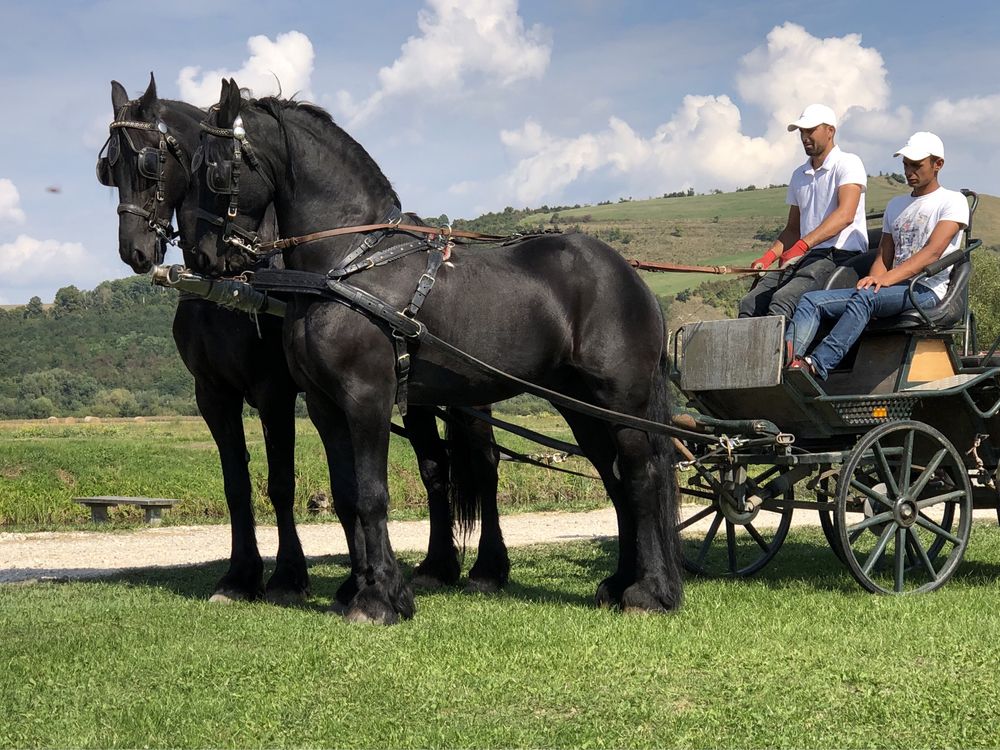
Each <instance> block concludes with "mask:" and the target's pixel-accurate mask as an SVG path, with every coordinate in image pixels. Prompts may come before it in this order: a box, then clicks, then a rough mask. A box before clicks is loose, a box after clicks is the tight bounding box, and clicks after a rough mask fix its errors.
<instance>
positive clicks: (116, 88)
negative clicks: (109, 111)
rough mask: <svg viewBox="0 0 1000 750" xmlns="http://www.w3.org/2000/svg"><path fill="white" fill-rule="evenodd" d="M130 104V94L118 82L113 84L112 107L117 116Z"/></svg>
mask: <svg viewBox="0 0 1000 750" xmlns="http://www.w3.org/2000/svg"><path fill="white" fill-rule="evenodd" d="M126 104H128V92H127V91H126V90H125V87H124V86H122V85H121V84H120V83H118V81H112V82H111V106H112V107H113V108H114V114H115V116H117V115H118V112H119V110H121V108H122V107H124V106H125V105H126Z"/></svg>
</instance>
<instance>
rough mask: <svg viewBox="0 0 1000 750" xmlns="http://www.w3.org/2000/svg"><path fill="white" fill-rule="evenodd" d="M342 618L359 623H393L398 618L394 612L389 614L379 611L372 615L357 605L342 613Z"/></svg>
mask: <svg viewBox="0 0 1000 750" xmlns="http://www.w3.org/2000/svg"><path fill="white" fill-rule="evenodd" d="M344 619H345V620H347V621H348V622H353V623H357V624H359V625H394V624H395V623H396V622H397V621H398V620H399V618H398V617H397V616H396V613H395V612H393V613H392V614H391V615H390V614H387V613H380V614H379V615H376V616H372V615H369V614H368V613H367V612H365V611H364V610H363V609H361V608H359V607H351V608H350V609H348V610H347V612H346V613H345V614H344Z"/></svg>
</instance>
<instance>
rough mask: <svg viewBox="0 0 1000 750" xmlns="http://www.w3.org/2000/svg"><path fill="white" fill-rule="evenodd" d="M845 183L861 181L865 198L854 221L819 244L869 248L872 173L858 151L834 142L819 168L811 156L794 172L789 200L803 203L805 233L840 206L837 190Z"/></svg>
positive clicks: (802, 233)
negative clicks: (867, 201) (867, 211)
mask: <svg viewBox="0 0 1000 750" xmlns="http://www.w3.org/2000/svg"><path fill="white" fill-rule="evenodd" d="M841 185H860V186H861V199H860V200H859V201H858V208H857V210H856V211H855V212H854V221H852V222H851V223H850V224H849V225H848V226H847V227H846V228H845V229H844V230H843V231H842V232H841V233H840V234H838V235H835V236H834V237H830V238H829V239H827V240H824V241H823V242H820V243H817V245H816V247H818V248H819V247H836V248H839V249H841V250H851V251H854V252H864V251H865V250H867V249H868V225H867V223H866V222H865V190H866V189H867V185H868V173H867V172H866V171H865V165H864V164H862V163H861V159H860V158H859V157H858V156H857V155H855V154H848V153H847V152H845V151H841V150H840V146H834V147H833V149H832V150H831V151H830V153H829V154H827V156H826V160H824V162H823V164H822V166H820V168H819V169H813V167H812V164H811V163H810V161H809V160H806V163H805V164H803V165H802V166H800V167H799V168H798V169H796V170H795V171H794V172H793V173H792V179H791V180H790V181H789V183H788V195H787V197H786V199H785V202H786V203H788V205H790V206H798V207H799V227H800V229H799V236H800V237H805V236H806V235H807V234H809V233H810V232H811V231H813V230H814V229H815V228H816V227H818V226H819V225H820V224H822V223H823V220H824V219H825V218H826V217H827V216H829V215H830V214H831V213H833V211H834V209H835V208H836V207H837V190H838V189H839V188H840V186H841Z"/></svg>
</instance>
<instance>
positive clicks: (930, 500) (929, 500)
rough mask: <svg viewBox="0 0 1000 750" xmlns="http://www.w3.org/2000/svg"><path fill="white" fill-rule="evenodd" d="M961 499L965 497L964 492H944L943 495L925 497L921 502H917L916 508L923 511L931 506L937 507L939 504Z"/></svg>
mask: <svg viewBox="0 0 1000 750" xmlns="http://www.w3.org/2000/svg"><path fill="white" fill-rule="evenodd" d="M961 497H965V491H964V490H955V491H954V492H946V493H944V494H943V495H935V496H934V497H925V498H924V499H923V500H917V507H918V508H920V509H921V510H923V509H924V508H929V507H931V506H932V505H938V504H939V503H947V502H950V501H952V500H958V499H959V498H961Z"/></svg>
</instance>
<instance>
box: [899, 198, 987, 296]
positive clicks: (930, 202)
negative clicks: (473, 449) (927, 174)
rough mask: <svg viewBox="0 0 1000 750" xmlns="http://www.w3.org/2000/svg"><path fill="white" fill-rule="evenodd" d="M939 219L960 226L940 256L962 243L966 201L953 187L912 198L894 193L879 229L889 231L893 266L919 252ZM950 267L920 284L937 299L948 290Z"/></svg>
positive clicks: (967, 207) (967, 212) (966, 211)
mask: <svg viewBox="0 0 1000 750" xmlns="http://www.w3.org/2000/svg"><path fill="white" fill-rule="evenodd" d="M939 221H954V222H958V224H959V225H960V227H959V229H958V231H956V232H955V236H954V237H952V238H951V241H950V242H949V243H948V246H947V247H946V248H945V249H944V252H943V253H942V254H941V257H944V256H945V255H947V254H948V253H950V252H952V251H953V250H958V248H959V247H960V246H961V244H962V227H965V226H966V225H968V223H969V202H968V201H967V200H966V198H965V196H964V195H962V194H961V193H959V192H958V191H956V190H947V189H945V188H943V187H939V188H938V189H937V190H935V191H934V192H933V193H928V194H927V195H921V196H919V197H916V198H914V197H913V196H912V195H898V196H896V197H895V198H893V199H892V200H891V201H889V205H888V206H886V207H885V217H884V218H883V220H882V231H883V232H891V233H892V242H893V244H894V245H895V246H896V252H895V256H894V258H893V266H894V267H895V266H898V265H899V264H900V263H902V262H903V261H905V260H906V259H907V258H909V257H910V256H911V255H913V254H914V253H917V252H920V250H922V249H923V247H924V245H926V244H927V241H928V240H929V239H930V238H931V232H933V231H934V227H936V226H937V223H938V222H939ZM950 276H951V268H945V269H944V270H943V271H941V272H940V273H937V274H935V275H934V276H931V277H930V278H929V279H924V280H923V281H922V282H921V284H923V285H924V286H926V287H928V288H929V289H931V290H932V291H933V292H934V294H936V295H937V298H938V299H942V298H943V297H944V295H945V292H947V291H948V280H949V278H950Z"/></svg>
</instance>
